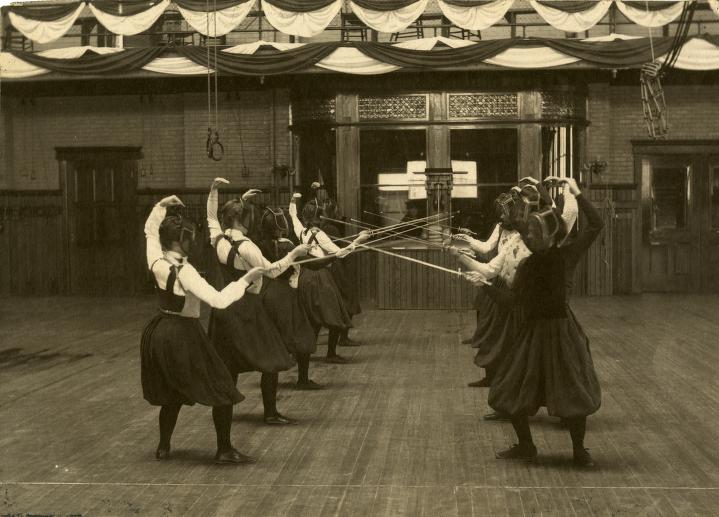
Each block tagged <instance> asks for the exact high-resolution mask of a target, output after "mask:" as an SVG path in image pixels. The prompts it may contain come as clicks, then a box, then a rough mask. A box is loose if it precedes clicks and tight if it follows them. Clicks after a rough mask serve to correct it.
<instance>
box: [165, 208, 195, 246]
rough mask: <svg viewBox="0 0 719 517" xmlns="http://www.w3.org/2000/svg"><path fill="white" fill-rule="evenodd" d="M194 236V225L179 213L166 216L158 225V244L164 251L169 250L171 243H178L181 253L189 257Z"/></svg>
mask: <svg viewBox="0 0 719 517" xmlns="http://www.w3.org/2000/svg"><path fill="white" fill-rule="evenodd" d="M196 234H197V227H196V226H195V223H194V222H193V221H192V220H190V219H187V218H186V217H183V215H182V214H180V213H177V214H174V215H170V216H167V217H165V219H163V220H162V223H160V244H161V245H162V247H163V248H165V249H170V248H171V247H172V243H173V242H179V243H180V246H181V247H182V251H184V252H185V254H186V255H189V254H190V251H191V249H190V248H191V247H192V244H193V243H194V242H195V236H196Z"/></svg>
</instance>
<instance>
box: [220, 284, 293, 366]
mask: <svg viewBox="0 0 719 517" xmlns="http://www.w3.org/2000/svg"><path fill="white" fill-rule="evenodd" d="M209 335H210V339H211V340H212V343H213V344H214V345H215V348H216V349H217V353H218V354H219V355H220V357H221V358H222V360H223V361H224V363H225V365H226V366H227V369H228V370H229V371H230V373H231V374H233V375H235V374H238V373H243V372H263V373H277V372H281V371H284V370H289V369H290V368H292V366H293V365H294V361H293V359H292V356H291V355H290V354H289V352H288V351H287V348H286V347H285V343H284V342H283V341H282V336H280V333H279V331H278V330H277V327H275V324H274V322H273V321H272V319H271V318H270V316H269V315H268V314H267V311H266V310H265V307H264V305H263V303H262V299H261V298H260V296H259V295H258V294H253V293H245V295H244V296H243V297H242V298H240V299H239V300H237V301H236V302H235V303H233V304H232V305H230V306H229V307H228V308H226V309H222V310H220V309H212V312H211V313H210V323H209Z"/></svg>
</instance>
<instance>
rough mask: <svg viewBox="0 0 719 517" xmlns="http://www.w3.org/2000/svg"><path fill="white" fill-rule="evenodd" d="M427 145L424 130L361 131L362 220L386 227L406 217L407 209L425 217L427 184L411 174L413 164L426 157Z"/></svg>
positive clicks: (417, 215) (415, 214) (416, 215)
mask: <svg viewBox="0 0 719 517" xmlns="http://www.w3.org/2000/svg"><path fill="white" fill-rule="evenodd" d="M426 147H427V136H426V132H425V130H424V129H365V130H362V131H361V132H360V181H361V193H360V207H361V211H362V212H361V213H360V214H359V215H360V219H362V220H363V221H366V222H368V223H371V224H374V225H376V226H383V225H387V224H391V223H392V222H394V221H396V220H400V219H402V218H404V216H405V215H406V214H407V212H408V211H409V212H411V214H413V215H414V217H423V216H424V212H425V208H426V201H425V200H424V199H423V197H424V196H423V193H424V184H423V180H422V179H421V177H419V176H417V175H414V174H412V167H413V166H412V164H417V162H422V161H425V160H426ZM421 170H424V167H422V169H421ZM415 186H416V187H417V188H411V187H415Z"/></svg>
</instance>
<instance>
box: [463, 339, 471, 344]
mask: <svg viewBox="0 0 719 517" xmlns="http://www.w3.org/2000/svg"><path fill="white" fill-rule="evenodd" d="M462 344H463V345H471V344H472V338H471V337H468V338H467V339H463V340H462Z"/></svg>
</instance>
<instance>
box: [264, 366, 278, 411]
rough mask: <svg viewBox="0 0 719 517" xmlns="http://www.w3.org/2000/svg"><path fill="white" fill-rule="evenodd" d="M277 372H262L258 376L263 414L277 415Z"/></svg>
mask: <svg viewBox="0 0 719 517" xmlns="http://www.w3.org/2000/svg"><path fill="white" fill-rule="evenodd" d="M278 382H279V374H277V373H263V374H262V377H260V390H262V405H263V406H264V407H265V416H266V417H269V416H277V384H278Z"/></svg>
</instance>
